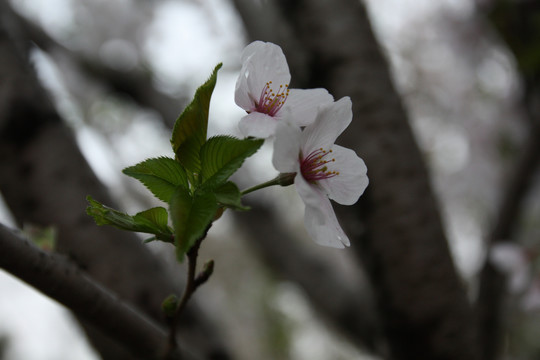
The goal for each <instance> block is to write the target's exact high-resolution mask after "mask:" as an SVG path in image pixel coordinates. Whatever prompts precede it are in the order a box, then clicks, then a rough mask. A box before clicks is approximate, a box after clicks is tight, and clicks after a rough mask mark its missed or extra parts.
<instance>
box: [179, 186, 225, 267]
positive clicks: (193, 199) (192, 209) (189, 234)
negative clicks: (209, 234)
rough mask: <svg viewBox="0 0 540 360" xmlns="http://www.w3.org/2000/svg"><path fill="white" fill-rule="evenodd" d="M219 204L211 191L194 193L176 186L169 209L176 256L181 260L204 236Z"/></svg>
mask: <svg viewBox="0 0 540 360" xmlns="http://www.w3.org/2000/svg"><path fill="white" fill-rule="evenodd" d="M218 208H219V205H218V203H217V201H216V197H215V195H214V194H213V193H195V195H194V196H192V195H191V194H190V193H189V192H188V191H187V190H186V189H183V188H178V190H177V191H176V192H175V193H174V195H173V196H172V197H171V201H170V211H171V216H172V222H173V226H174V235H175V241H176V256H177V258H178V260H180V261H181V260H182V259H183V257H184V254H185V253H186V252H187V251H188V250H189V249H190V248H191V247H192V246H193V244H195V242H196V241H197V240H198V239H200V238H201V237H202V236H204V234H205V232H206V231H207V229H208V227H209V226H210V224H211V223H212V221H213V220H214V216H215V214H216V211H217V209H218Z"/></svg>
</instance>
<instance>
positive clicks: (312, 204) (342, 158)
mask: <svg viewBox="0 0 540 360" xmlns="http://www.w3.org/2000/svg"><path fill="white" fill-rule="evenodd" d="M351 120H352V110H351V100H350V99H349V98H348V97H345V98H342V99H341V100H339V101H337V102H335V103H331V104H330V105H325V106H322V107H321V108H320V111H319V113H318V115H317V117H316V119H315V121H314V123H313V124H311V125H308V126H307V127H306V128H305V129H304V131H302V130H301V129H300V128H298V127H296V126H292V125H287V123H286V122H283V123H282V124H280V125H279V126H278V128H277V130H276V139H275V142H274V155H273V159H272V162H273V164H274V167H275V168H276V169H277V170H278V171H280V172H281V173H296V176H295V178H294V183H295V185H296V189H297V191H298V194H299V195H300V197H301V198H302V200H303V201H304V203H305V205H306V211H305V215H304V224H305V226H306V230H307V232H308V233H309V235H310V236H311V237H312V238H313V239H314V240H315V242H317V243H318V244H321V245H325V246H331V247H336V248H343V247H344V245H345V246H349V244H350V243H349V239H348V237H347V235H345V233H344V232H343V230H342V229H341V226H340V225H339V222H338V220H337V218H336V215H335V213H334V210H333V208H332V204H331V203H330V200H329V199H332V200H334V201H336V202H338V203H340V204H343V205H352V204H354V203H355V202H356V201H357V200H358V198H359V197H360V195H362V193H363V192H364V190H365V189H366V187H367V185H368V177H367V168H366V165H365V164H364V161H362V159H360V158H359V157H358V156H357V155H356V153H355V152H354V151H353V150H350V149H347V148H344V147H341V146H339V145H335V144H334V142H335V140H336V138H337V137H338V136H339V135H340V134H341V133H342V132H343V130H345V128H347V126H349V124H350V123H351Z"/></svg>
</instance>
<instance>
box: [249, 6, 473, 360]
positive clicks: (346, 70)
mask: <svg viewBox="0 0 540 360" xmlns="http://www.w3.org/2000/svg"><path fill="white" fill-rule="evenodd" d="M277 4H278V5H279V7H280V9H281V12H282V14H283V15H284V16H285V17H286V18H287V19H288V20H289V24H291V26H292V27H293V29H294V34H295V36H296V39H295V40H296V41H297V43H300V44H302V45H303V48H302V49H296V48H294V49H293V50H289V51H288V49H292V48H291V47H290V46H288V45H287V44H290V41H289V39H288V38H281V40H280V41H278V43H280V44H282V45H283V48H284V49H285V52H286V55H287V56H289V55H290V51H303V52H306V53H308V54H309V56H308V57H307V58H308V59H309V61H307V62H305V63H304V64H303V69H301V71H302V72H304V71H306V68H307V69H309V74H310V77H309V78H310V81H309V82H306V83H300V82H296V83H295V81H297V80H295V79H297V78H295V71H296V69H295V68H294V67H293V66H291V67H292V72H293V85H294V86H293V87H325V88H328V89H329V91H330V92H331V93H332V94H333V95H334V96H335V97H336V98H340V97H342V96H350V97H351V98H352V101H353V111H354V120H353V123H352V125H351V126H350V127H349V129H348V130H347V131H346V132H345V133H344V135H343V136H342V137H341V138H340V139H339V140H340V142H341V143H342V144H343V145H345V146H347V147H351V148H353V149H354V150H356V152H357V153H358V154H359V155H360V156H361V157H362V158H364V160H365V161H366V164H367V166H368V175H369V178H370V185H369V187H368V191H367V193H366V194H365V195H364V197H363V198H362V199H361V201H360V202H359V203H358V204H357V205H356V206H354V207H352V208H350V207H337V210H338V213H339V216H340V219H341V220H342V222H343V225H344V227H345V228H346V230H347V231H348V233H349V235H351V242H352V243H353V244H352V249H353V251H355V252H356V253H357V254H358V256H359V257H360V258H361V259H363V261H364V263H365V265H366V267H367V269H368V272H369V275H370V278H371V281H372V285H373V287H374V289H375V291H376V297H377V302H378V308H379V310H380V313H381V317H382V321H383V326H384V330H385V334H386V337H387V339H388V342H389V346H390V353H391V357H392V358H394V359H476V358H477V356H478V353H477V350H478V349H477V345H476V342H475V339H476V333H475V324H474V317H473V316H472V315H473V312H472V309H471V307H470V304H469V303H468V301H467V298H466V294H465V291H464V286H463V284H462V283H461V281H460V279H459V278H458V276H457V274H456V271H455V268H454V264H453V263H452V259H451V256H450V253H449V249H448V245H447V243H446V238H445V234H444V230H443V226H442V224H441V220H440V215H439V210H438V206H437V201H436V199H435V196H434V194H433V191H432V189H431V186H430V183H429V176H428V173H427V171H426V168H425V165H424V162H423V160H422V157H421V154H420V152H419V150H418V148H417V145H416V143H415V140H414V138H413V135H412V133H411V130H410V128H409V125H408V122H407V115H406V113H405V111H404V109H403V106H402V104H401V102H400V99H399V96H398V95H397V93H396V91H395V89H394V87H393V84H392V82H391V79H390V75H389V70H388V64H387V62H386V60H385V58H384V57H383V55H382V53H381V50H380V48H379V46H378V44H377V42H376V40H375V38H374V35H373V33H372V30H371V27H370V24H369V20H368V18H367V15H366V12H365V9H364V8H363V6H362V5H361V4H360V2H358V1H354V0H336V1H332V2H329V1H324V0H309V1H308V0H306V1H301V0H298V1H280V2H277ZM263 11H264V10H263ZM259 15H260V16H262V12H261V13H259ZM262 40H265V39H262ZM300 78H301V77H300Z"/></svg>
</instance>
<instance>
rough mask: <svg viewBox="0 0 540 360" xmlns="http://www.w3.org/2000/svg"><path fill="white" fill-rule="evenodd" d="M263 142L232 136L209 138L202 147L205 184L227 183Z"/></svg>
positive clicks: (209, 185)
mask: <svg viewBox="0 0 540 360" xmlns="http://www.w3.org/2000/svg"><path fill="white" fill-rule="evenodd" d="M263 142H264V140H263V139H243V140H241V139H237V138H235V137H232V136H215V137H212V138H210V139H208V141H207V142H206V143H205V144H204V145H203V147H202V148H201V163H202V167H201V176H202V180H203V181H202V182H203V186H204V187H205V188H215V187H217V186H220V185H222V184H223V183H225V182H226V181H227V179H228V178H229V177H230V176H231V175H232V174H234V173H235V172H236V170H238V168H239V167H240V166H242V163H243V162H244V160H245V159H246V158H248V157H249V156H251V155H253V154H254V153H255V152H256V151H257V150H258V149H259V148H260V147H261V145H262V144H263Z"/></svg>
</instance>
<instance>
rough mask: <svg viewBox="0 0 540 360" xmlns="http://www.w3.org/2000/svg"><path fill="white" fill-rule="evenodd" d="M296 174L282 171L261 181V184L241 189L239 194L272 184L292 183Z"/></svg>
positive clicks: (283, 184) (245, 193)
mask: <svg viewBox="0 0 540 360" xmlns="http://www.w3.org/2000/svg"><path fill="white" fill-rule="evenodd" d="M295 176H296V173H282V174H279V175H278V176H276V177H275V178H273V179H272V180H269V181H266V182H263V183H262V184H259V185H255V186H253V187H250V188H248V189H246V190H244V191H242V192H241V193H240V194H242V196H244V195H247V194H249V193H251V192H253V191H256V190H260V189H264V188H266V187H270V186H274V185H281V186H289V185H292V184H294V177H295Z"/></svg>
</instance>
